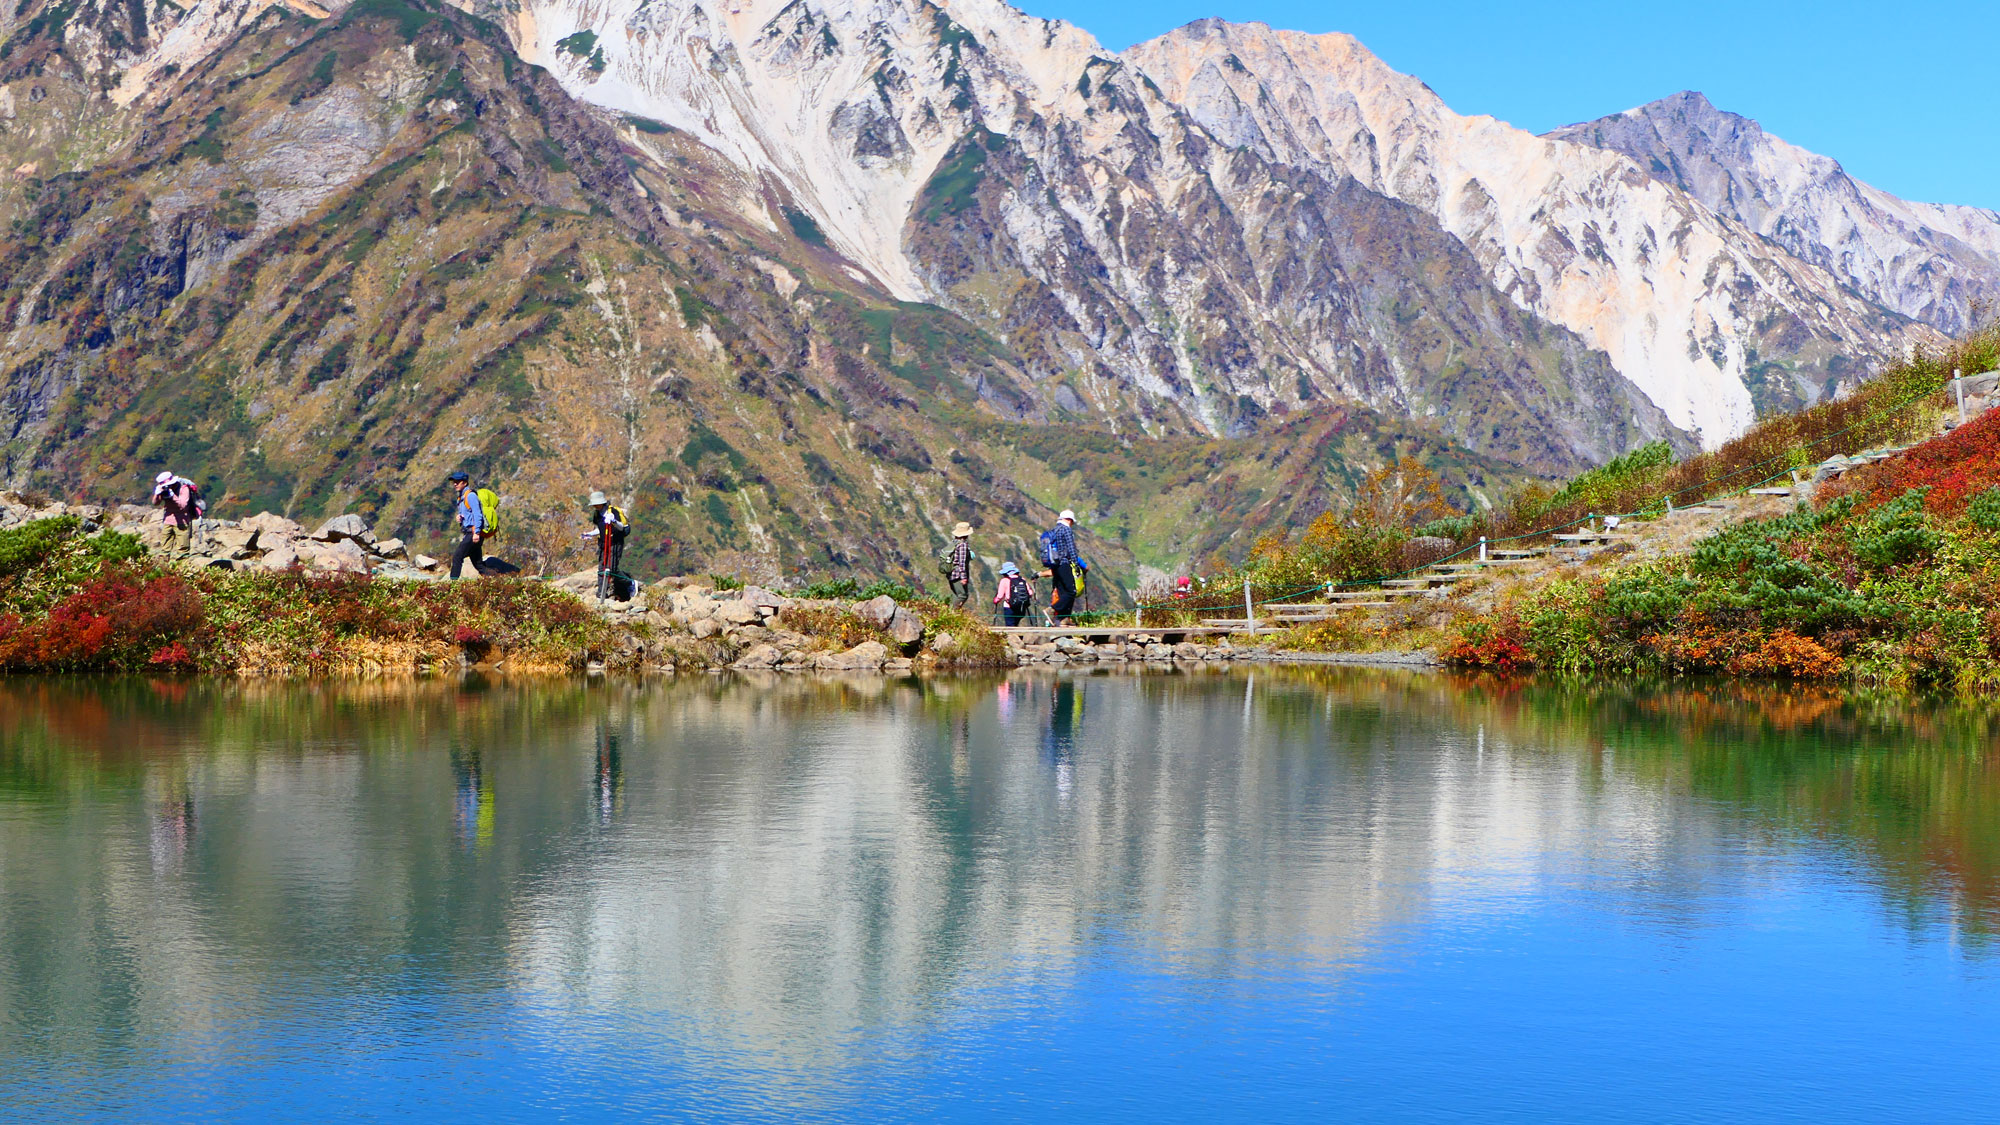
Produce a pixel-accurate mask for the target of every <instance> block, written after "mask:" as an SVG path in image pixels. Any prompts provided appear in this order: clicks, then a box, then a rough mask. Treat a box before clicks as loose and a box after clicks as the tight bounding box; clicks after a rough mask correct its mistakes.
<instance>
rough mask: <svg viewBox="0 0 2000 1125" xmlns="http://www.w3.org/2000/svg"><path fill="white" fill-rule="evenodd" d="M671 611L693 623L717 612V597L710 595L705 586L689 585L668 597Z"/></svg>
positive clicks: (683, 619)
mask: <svg viewBox="0 0 2000 1125" xmlns="http://www.w3.org/2000/svg"><path fill="white" fill-rule="evenodd" d="M668 605H669V612H671V613H672V614H673V615H674V616H675V617H678V618H680V619H681V620H682V621H685V622H687V623H688V624H690V625H692V624H693V623H695V622H697V621H700V620H702V619H703V618H706V617H712V616H714V614H715V599H714V598H711V597H709V596H708V589H707V587H704V586H687V587H683V588H681V589H679V590H675V591H674V592H673V596H672V597H671V598H669V599H668Z"/></svg>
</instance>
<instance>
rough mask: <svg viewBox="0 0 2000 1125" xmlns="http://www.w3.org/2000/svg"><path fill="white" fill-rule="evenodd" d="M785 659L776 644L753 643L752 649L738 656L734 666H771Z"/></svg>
mask: <svg viewBox="0 0 2000 1125" xmlns="http://www.w3.org/2000/svg"><path fill="white" fill-rule="evenodd" d="M782 659H784V657H783V654H781V653H780V652H779V651H778V649H777V646H776V645H752V646H750V651H748V652H746V653H744V654H743V655H742V656H739V657H737V658H736V663H734V664H732V665H730V667H732V668H771V667H775V666H776V665H777V663H778V662H779V661H780V660H782Z"/></svg>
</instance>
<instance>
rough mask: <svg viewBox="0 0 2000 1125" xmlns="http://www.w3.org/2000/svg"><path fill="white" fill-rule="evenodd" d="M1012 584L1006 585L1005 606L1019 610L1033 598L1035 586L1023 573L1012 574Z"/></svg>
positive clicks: (1026, 605)
mask: <svg viewBox="0 0 2000 1125" xmlns="http://www.w3.org/2000/svg"><path fill="white" fill-rule="evenodd" d="M1011 577H1012V579H1013V582H1014V584H1013V585H1012V586H1009V587H1007V608H1008V609H1011V610H1014V611H1015V612H1017V613H1018V612H1020V611H1022V610H1025V609H1027V608H1028V606H1029V605H1030V604H1031V603H1033V602H1034V600H1035V587H1034V584H1033V583H1030V582H1029V581H1028V580H1027V578H1026V577H1025V576H1023V575H1019V574H1016V575H1012V576H1011Z"/></svg>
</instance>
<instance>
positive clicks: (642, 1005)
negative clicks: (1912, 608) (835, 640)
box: [0, 667, 2000, 1122]
mask: <svg viewBox="0 0 2000 1125" xmlns="http://www.w3.org/2000/svg"><path fill="white" fill-rule="evenodd" d="M1997 739H2000V708H1983V707H1978V706H1970V705H1964V704H1943V703H1930V702H1923V701H1917V700H1912V699H1909V698H1905V697H1869V696H1854V695H1850V694H1843V693H1842V692H1840V691H1837V690H1821V689H1813V688H1781V687H1760V686H1754V685H1745V684H1741V683H1729V682H1692V683H1690V682H1677V683H1658V684H1632V685H1609V686H1607V685H1603V684H1597V685H1590V686H1564V685H1551V684H1535V683H1530V684H1525V685H1524V684H1513V685H1508V684H1499V683H1493V682H1481V681H1472V680H1462V679H1457V678H1453V677H1449V676H1444V675H1435V674H1425V673H1417V672H1402V671H1382V670H1359V669H1333V668H1280V667H1260V668H1255V669H1235V670H1231V671H1228V672H1215V671H1175V672H1151V673H1142V672H1136V671H1133V672H1126V671H1120V672H1111V673H1105V672H1096V673H1080V674H1058V673H1036V672H1026V671H1023V672H1015V673H1011V674H1007V675H998V674H996V675H989V676H965V677H957V678H931V679H922V680H918V679H885V678H880V677H872V676H871V677H864V678H855V679H836V678H826V677H779V676H767V677H758V676H744V675H723V676H692V677H681V678H677V679H662V680H619V679H615V678H614V679H589V680H586V679H573V680H548V681H528V682H522V681H509V680H489V679H482V678H479V677H477V676H470V677H465V678H460V677H457V676H453V677H449V678H439V679H432V680H405V681H357V682H348V683H266V682H256V681H233V680H199V679H196V680H145V679H131V680H106V679H81V678H78V679H62V680H56V679H10V680H0V1105H5V1106H8V1107H10V1109H9V1110H8V1117H9V1118H10V1119H11V1120H17V1121H18V1120H25V1121H41V1120H76V1119H83V1120H120V1121H125V1120H135V1121H180V1120H190V1119H200V1120H216V1119H225V1120H256V1121H301V1120H311V1121H322V1120H379V1119H419V1120H452V1121H472V1120H532V1121H541V1120H572V1121H575V1120H584V1121H588V1120H599V1119H605V1118H614V1117H616V1118H633V1119H637V1120H786V1121H790V1120H860V1121H868V1122H879V1121H900V1120H910V1119H932V1118H946V1119H954V1120H964V1119H981V1120H984V1119H999V1120H1020V1119H1036V1120H1048V1119H1053V1120H1126V1119H1135V1118H1137V1119H1155V1120H1175V1121H1180V1120H1214V1119H1228V1120H1299V1121H1326V1120H1460V1119H1467V1118H1473V1119H1501V1120H1537V1121H1540V1120H1605V1119H1616V1120H1620V1121H1706V1120H1731V1119H1743V1118H1756V1119H1759V1120H1799V1121H1814V1122H1823V1121H1840V1120H1866V1121H1880V1120H1890V1119H1894V1120H1913V1119H1914V1120H1926V1121H1932V1120H1987V1121H1991V1120H1995V1119H1996V1118H2000V749H1996V747H2000V742H1997V741H1996V740H1997Z"/></svg>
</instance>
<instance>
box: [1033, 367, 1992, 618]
mask: <svg viewBox="0 0 2000 1125" xmlns="http://www.w3.org/2000/svg"><path fill="white" fill-rule="evenodd" d="M1962 385H1963V377H1962V376H1959V375H1956V374H1955V375H1954V376H1953V377H1952V378H1951V379H1950V380H1949V381H1948V382H1947V383H1946V387H1962ZM1944 390H1945V388H1944V387H1940V388H1938V389H1937V390H1932V391H1925V392H1923V393H1921V394H1917V395H1913V396H1911V397H1910V398H1908V399H1906V400H1905V401H1903V402H1900V403H1897V404H1896V405H1894V406H1891V407H1888V408H1886V409H1885V410H1883V411H1881V412H1880V413H1877V414H1872V415H1870V416H1869V417H1867V418H1864V419H1862V420H1861V421H1858V422H1855V423H1853V424H1852V425H1849V426H1845V427H1842V428H1841V429H1838V430H1835V431H1833V432H1832V433H1829V434H1821V435H1820V436H1818V437H1815V438H1809V439H1806V440H1805V441H1804V443H1803V444H1801V445H1799V446H1795V447H1793V448H1792V449H1788V450H1786V451H1785V452H1784V453H1781V454H1778V455H1776V456H1772V457H1767V458H1764V459H1763V460H1761V461H1753V462H1751V463H1749V464H1747V465H1741V466H1738V467H1737V468H1735V469H1731V470H1730V471H1728V472H1726V473H1723V474H1721V475H1720V476H1717V477H1713V478H1711V479H1709V480H1705V481H1702V482H1700V483H1699V484H1693V485H1688V486H1687V487H1685V488H1680V489H1676V490H1675V491H1673V492H1668V493H1664V494H1662V495H1661V497H1660V501H1659V503H1658V504H1657V505H1655V504H1651V503H1649V504H1647V505H1646V506H1644V507H1642V508H1640V509H1638V510H1636V511H1630V512H1604V513H1599V512H1591V513H1589V514H1587V515H1583V516H1579V517H1577V518H1576V519H1572V520H1567V521H1565V522H1563V523H1558V524H1552V525H1550V526H1548V527H1543V528H1538V529H1536V530H1534V531H1525V532H1522V533H1520V534H1518V535H1505V536H1498V537H1489V536H1484V535H1482V536H1480V537H1479V539H1478V540H1477V541H1476V542H1472V543H1468V544H1466V545H1465V546H1463V547H1460V548H1458V549H1457V550H1455V551H1453V552H1451V553H1450V554H1448V555H1445V556H1443V557H1442V558H1438V559H1434V560H1432V561H1430V562H1426V563H1423V564H1421V565H1419V566H1413V567H1410V568H1408V569H1405V570H1400V571H1397V572H1395V573H1393V574H1379V575H1375V576H1373V577H1370V578H1349V579H1342V580H1338V581H1328V582H1321V583H1318V584H1316V585H1311V586H1303V587H1300V588H1298V589H1296V590H1291V591H1287V592H1285V593H1281V594H1273V595H1270V596H1267V597H1262V598H1258V597H1254V596H1252V594H1251V589H1252V583H1251V582H1250V581H1249V579H1247V578H1246V579H1245V580H1244V600H1243V602H1242V603H1241V607H1242V610H1243V612H1244V616H1245V619H1246V621H1249V620H1253V619H1254V617H1253V615H1254V612H1255V610H1254V607H1256V606H1261V605H1277V604H1281V603H1286V602H1290V601H1292V599H1294V598H1302V597H1309V596H1311V595H1314V594H1320V593H1333V592H1335V591H1337V590H1340V589H1343V588H1361V587H1368V586H1379V585H1381V584H1383V583H1385V582H1392V581H1395V580H1396V579H1399V578H1407V577H1409V576H1411V575H1413V574H1418V573H1421V572H1423V571H1426V570H1431V569H1433V568H1435V567H1439V566H1443V565H1444V564H1446V563H1449V562H1451V561H1452V560H1454V559H1459V558H1462V557H1464V556H1466V555H1469V554H1471V553H1473V552H1475V551H1477V552H1479V553H1480V555H1481V560H1480V561H1482V562H1484V561H1486V560H1485V557H1484V556H1485V555H1486V553H1487V552H1489V551H1490V550H1492V549H1493V547H1494V545H1495V544H1499V543H1513V542H1520V541H1523V540H1529V539H1540V538H1542V537H1544V536H1550V535H1557V534H1560V533H1561V532H1563V531H1565V530H1568V529H1570V528H1573V527H1579V526H1581V525H1583V524H1586V523H1588V524H1592V525H1593V526H1594V525H1595V523H1596V521H1597V520H1599V519H1601V518H1609V519H1617V520H1621V521H1622V520H1627V519H1647V518H1657V517H1659V516H1663V515H1668V514H1671V513H1673V512H1675V511H1676V510H1678V509H1676V508H1675V506H1674V502H1675V501H1676V500H1677V499H1679V498H1681V497H1683V496H1686V495H1687V494H1689V493H1692V492H1702V493H1706V495H1704V496H1702V497H1701V498H1700V499H1698V500H1695V501H1694V502H1693V503H1692V504H1685V503H1684V504H1682V508H1688V507H1696V506H1699V505H1701V504H1706V503H1710V502H1712V501H1716V500H1725V499H1729V498H1731V497H1735V496H1742V495H1745V494H1747V493H1749V492H1752V491H1754V490H1756V489H1759V488H1765V487H1768V486H1769V485H1770V484H1772V482H1774V481H1778V480H1782V479H1785V478H1787V477H1791V476H1793V474H1794V473H1795V471H1796V470H1797V469H1799V468H1803V467H1804V466H1803V465H1802V464H1800V463H1799V462H1798V461H1797V456H1798V454H1800V453H1802V452H1807V451H1809V450H1811V449H1812V448H1813V447H1814V446H1819V445H1823V444H1825V443H1828V442H1831V441H1834V440H1835V439H1837V438H1841V437H1845V436H1847V435H1848V434H1851V433H1855V432H1857V431H1860V430H1864V429H1867V428H1870V427H1874V426H1879V425H1882V424H1883V423H1884V422H1887V421H1890V420H1891V419H1892V418H1894V417H1896V416H1897V415H1899V414H1901V413H1902V412H1903V411H1905V410H1907V409H1908V408H1910V407H1912V406H1914V405H1916V404H1917V403H1919V402H1922V401H1923V400H1924V399H1927V398H1930V397H1931V396H1933V395H1937V394H1941V393H1943V391H1944ZM1959 415H1960V418H1959V420H1960V422H1961V423H1963V422H1964V421H1965V418H1964V400H1963V394H1962V391H1961V394H1960V398H1959ZM1778 462H1783V463H1784V467H1783V468H1781V469H1780V470H1779V471H1777V472H1776V473H1773V474H1771V475H1770V476H1767V477H1764V478H1762V479H1761V480H1756V481H1753V482H1752V483H1750V484H1747V485H1743V486H1741V487H1739V488H1732V489H1726V490H1722V491H1714V489H1715V487H1716V486H1717V485H1719V484H1721V483H1722V482H1724V481H1727V480H1729V479H1730V478H1732V477H1737V476H1741V475H1742V474H1744V473H1746V472H1750V471H1753V470H1756V469H1761V468H1765V467H1767V466H1770V465H1772V464H1775V463H1778ZM1806 463H1807V464H1810V463H1811V459H1810V458H1809V459H1808V460H1807V462H1806ZM1036 608H1037V609H1040V610H1042V611H1043V613H1044V614H1046V611H1047V607H1045V606H1039V607H1036ZM1236 609H1237V603H1235V602H1233V601H1231V602H1228V603H1224V604H1220V605H1195V606H1191V605H1188V604H1187V603H1186V600H1185V599H1175V600H1171V601H1165V602H1143V603H1140V604H1139V605H1138V606H1136V607H1135V608H1134V609H1132V610H1116V611H1112V610H1097V611H1091V612H1084V613H1077V614H1074V615H1072V619H1073V620H1074V621H1076V622H1077V623H1078V624H1098V623H1101V622H1102V621H1103V619H1105V618H1109V617H1123V616H1125V615H1126V614H1128V613H1133V614H1137V615H1138V616H1136V617H1135V618H1134V620H1135V621H1143V620H1144V615H1145V613H1146V611H1147V610H1163V611H1168V612H1173V613H1214V614H1226V613H1233V612H1235V611H1236ZM1086 618H1088V619H1090V620H1089V621H1088V622H1086V621H1085V619H1086ZM1133 627H1134V628H1139V627H1140V626H1138V625H1134V626H1133Z"/></svg>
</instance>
